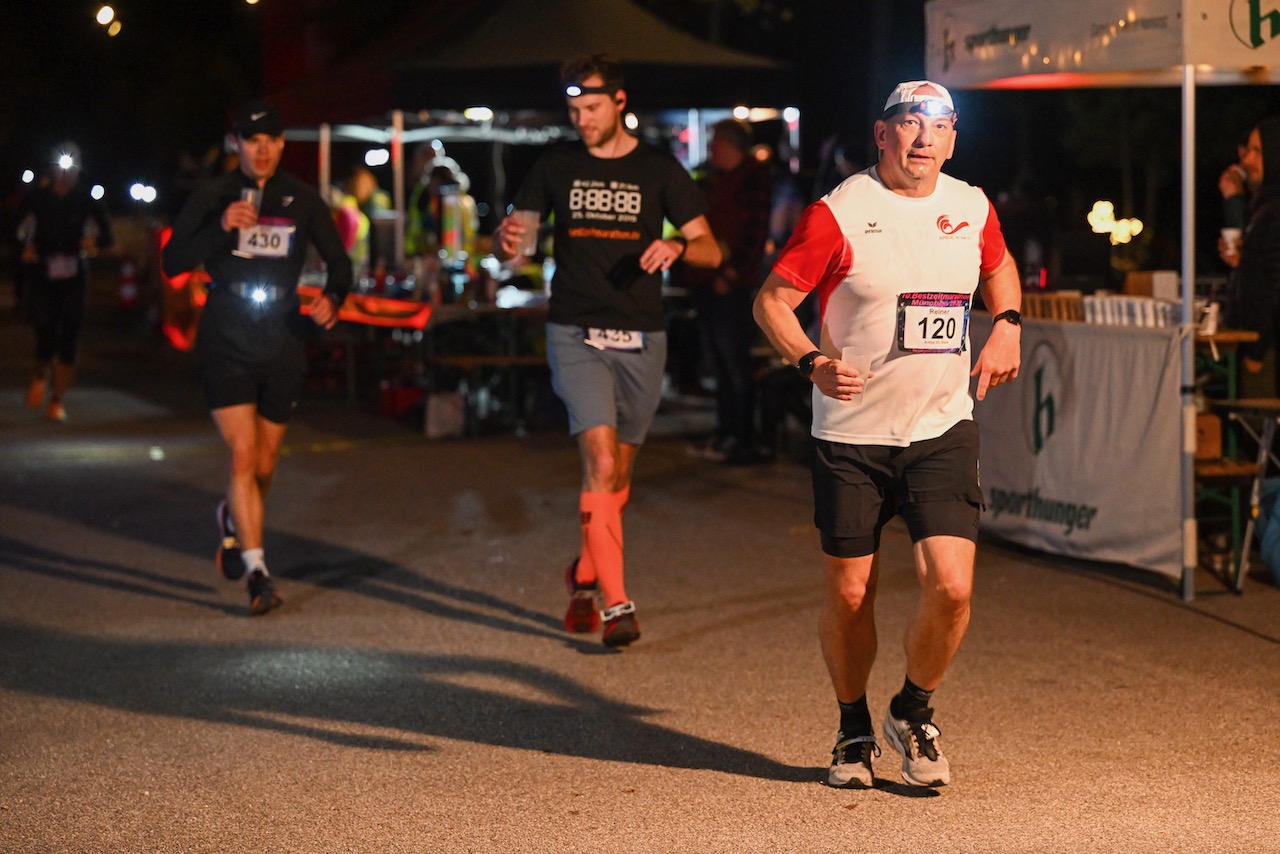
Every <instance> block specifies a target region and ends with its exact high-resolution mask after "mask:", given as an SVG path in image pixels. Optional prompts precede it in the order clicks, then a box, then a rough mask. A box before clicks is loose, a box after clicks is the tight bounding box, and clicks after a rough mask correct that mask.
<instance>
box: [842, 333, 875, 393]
mask: <svg viewBox="0 0 1280 854" xmlns="http://www.w3.org/2000/svg"><path fill="white" fill-rule="evenodd" d="M840 361H842V362H844V363H845V364H846V365H848V366H850V367H851V368H853V369H854V371H856V372H857V374H858V376H860V377H865V376H866V375H867V374H869V373H871V356H870V355H868V354H866V353H859V352H857V351H856V350H855V349H854V348H853V347H845V348H844V349H843V350H841V351H840ZM870 388H871V386H870V385H864V386H863V387H862V393H861V394H855V395H854V396H853V400H851V401H849V402H850V403H852V404H853V405H854V406H861V405H862V401H863V400H864V399H865V398H866V396H867V391H868V390H869V389H870Z"/></svg>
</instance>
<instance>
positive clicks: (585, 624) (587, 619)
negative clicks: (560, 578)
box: [564, 558, 600, 635]
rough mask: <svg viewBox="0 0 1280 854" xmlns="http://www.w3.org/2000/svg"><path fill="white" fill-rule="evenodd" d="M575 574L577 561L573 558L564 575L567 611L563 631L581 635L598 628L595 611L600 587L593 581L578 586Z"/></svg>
mask: <svg viewBox="0 0 1280 854" xmlns="http://www.w3.org/2000/svg"><path fill="white" fill-rule="evenodd" d="M577 572H578V559H577V558H574V559H573V563H571V564H569V569H568V570H567V571H566V572H565V574H564V583H565V586H566V587H568V588H569V610H567V611H565V612H564V630H565V631H566V632H573V633H574V634H580V635H583V634H589V633H591V632H594V631H595V630H596V629H598V628H600V612H599V611H597V610H596V593H597V592H599V590H600V585H599V584H598V583H597V582H594V581H593V582H591V583H590V584H579V583H578V579H577Z"/></svg>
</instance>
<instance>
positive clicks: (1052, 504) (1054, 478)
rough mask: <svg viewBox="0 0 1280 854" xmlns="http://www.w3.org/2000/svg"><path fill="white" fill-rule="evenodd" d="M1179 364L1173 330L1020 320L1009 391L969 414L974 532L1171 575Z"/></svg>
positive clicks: (1178, 513)
mask: <svg viewBox="0 0 1280 854" xmlns="http://www.w3.org/2000/svg"><path fill="white" fill-rule="evenodd" d="M971 328H972V335H973V352H974V353H978V352H980V351H981V348H982V345H983V344H984V343H985V342H986V340H987V337H988V336H989V335H990V334H991V319H990V316H989V315H987V314H984V313H975V314H974V315H973V318H972V327H971ZM1180 359H1181V356H1180V348H1179V345H1178V338H1177V330H1176V329H1141V328H1128V327H1115V326H1099V325H1095V324H1089V323H1056V322H1050V321H1037V320H1027V321H1025V323H1024V325H1023V332H1022V368H1021V370H1020V372H1019V375H1018V379H1017V381H1016V382H1014V383H1012V384H1010V385H1007V386H1000V387H999V388H996V389H994V390H993V391H991V392H990V393H989V394H988V395H987V399H986V400H984V401H980V402H978V403H976V404H975V407H974V418H975V419H976V420H977V422H978V425H979V427H980V429H981V436H982V439H981V441H982V453H981V457H980V460H981V479H982V489H983V494H984V495H985V497H986V504H987V510H986V513H984V514H983V528H984V529H985V530H987V531H990V532H991V533H993V534H996V535H997V536H999V537H1002V538H1004V539H1007V540H1010V541H1012V542H1015V543H1019V544H1022V545H1025V546H1029V547H1032V548H1036V549H1042V550H1044V551H1048V552H1053V553H1055V554H1063V555H1070V556H1072V557H1080V558H1087V559H1090V560H1100V561H1114V562H1118V563H1124V564H1127V565H1129V566H1134V567H1139V568H1142V569H1150V570H1154V571H1156V572H1159V573H1161V574H1164V575H1168V576H1170V577H1173V578H1179V577H1181V575H1182V504H1181V491H1180V487H1179V482H1180V473H1179V466H1180V456H1179V455H1180V449H1181V439H1180V436H1181V423H1180V414H1179V413H1180V399H1179V394H1178V386H1179V382H1180V376H1181V361H1180Z"/></svg>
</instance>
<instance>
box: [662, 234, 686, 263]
mask: <svg viewBox="0 0 1280 854" xmlns="http://www.w3.org/2000/svg"><path fill="white" fill-rule="evenodd" d="M667 239H668V240H674V241H675V242H676V243H679V244H680V254H679V255H677V256H676V257H677V258H683V257H684V253H685V251H686V250H688V248H689V241H688V240H686V239H685V237H684V235H683V234H677V235H676V236H675V237H668V238H667Z"/></svg>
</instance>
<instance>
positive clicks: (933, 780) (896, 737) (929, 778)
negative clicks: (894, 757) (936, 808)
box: [884, 709, 951, 787]
mask: <svg viewBox="0 0 1280 854" xmlns="http://www.w3.org/2000/svg"><path fill="white" fill-rule="evenodd" d="M941 735H942V733H941V732H940V731H939V730H938V728H937V727H936V726H935V725H934V723H933V709H924V710H923V711H922V712H920V713H919V714H917V715H912V719H911V720H905V721H904V720H901V719H899V718H895V717H894V716H893V712H892V711H889V712H886V713H885V716H884V737H885V738H886V739H888V740H889V744H891V745H893V749H894V750H896V751H898V752H899V753H901V754H902V779H904V780H906V781H907V782H908V783H911V784H912V785H914V786H932V787H937V786H945V785H947V784H948V783H950V782H951V764H950V763H949V762H947V757H945V756H943V755H942V748H941V747H940V746H939V745H938V737H939V736H941Z"/></svg>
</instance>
